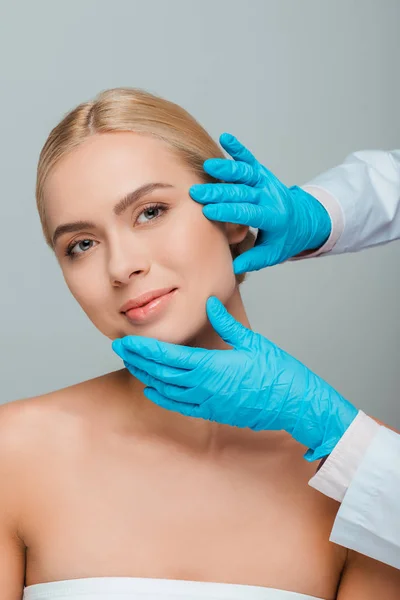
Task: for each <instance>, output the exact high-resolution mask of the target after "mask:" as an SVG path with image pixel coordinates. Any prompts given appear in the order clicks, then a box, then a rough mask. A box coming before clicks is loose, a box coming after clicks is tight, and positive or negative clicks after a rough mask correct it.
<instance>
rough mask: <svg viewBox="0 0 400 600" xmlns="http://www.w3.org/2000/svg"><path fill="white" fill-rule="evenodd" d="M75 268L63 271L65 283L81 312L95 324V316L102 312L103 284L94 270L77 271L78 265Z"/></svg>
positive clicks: (103, 305)
mask: <svg viewBox="0 0 400 600" xmlns="http://www.w3.org/2000/svg"><path fill="white" fill-rule="evenodd" d="M76 266H77V267H78V268H74V267H72V269H71V270H69V269H63V276H64V280H65V283H66V284H67V287H68V289H69V291H70V292H71V294H72V295H73V297H74V298H75V300H76V301H77V302H78V304H80V306H81V308H82V310H83V311H84V312H85V313H86V314H87V316H88V317H89V318H90V319H91V320H92V321H93V322H95V321H97V319H96V315H97V314H99V315H101V313H102V312H104V307H105V304H104V303H105V298H104V284H103V285H102V282H101V278H100V277H98V276H96V271H95V270H93V269H92V270H90V269H84V268H82V269H79V266H80V265H76ZM82 267H83V265H82ZM103 318H104V317H103Z"/></svg>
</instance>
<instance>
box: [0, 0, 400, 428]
mask: <svg viewBox="0 0 400 600" xmlns="http://www.w3.org/2000/svg"><path fill="white" fill-rule="evenodd" d="M0 11H1V13H0V61H1V71H0V77H1V93H0V114H1V119H0V133H1V135H0V157H1V160H0V169H1V171H0V202H1V205H0V206H1V232H2V252H1V259H0V260H1V274H2V277H1V284H0V285H1V294H0V300H1V311H0V331H1V345H0V374H1V397H0V402H9V401H12V400H15V399H17V398H22V397H29V396H34V395H38V394H42V393H45V392H48V391H51V390H54V389H58V388H61V387H65V386H67V385H70V384H73V383H76V382H79V381H83V380H85V379H89V378H92V377H95V376H97V375H101V374H103V373H106V372H108V371H112V370H115V369H118V368H121V367H122V366H123V365H122V363H121V362H120V359H119V358H118V357H117V356H116V355H115V354H114V353H113V352H112V350H111V347H110V342H109V340H108V339H107V338H105V337H103V335H102V334H100V333H99V332H98V331H97V330H96V329H95V328H94V326H93V325H92V324H91V323H90V321H89V320H88V318H87V317H86V315H85V314H84V313H83V311H82V310H81V309H80V307H79V305H78V304H77V303H76V301H75V300H74V299H73V297H72V296H71V295H70V293H69V291H68V289H67V287H66V285H65V283H64V280H63V278H62V275H61V271H60V270H59V268H58V265H57V263H56V261H55V259H54V258H53V256H52V254H51V252H50V250H48V249H47V247H46V245H45V243H44V241H43V239H42V235H41V230H40V226H39V220H38V216H37V214H36V207H35V198H34V186H35V174H36V165H37V159H38V155H39V152H40V149H41V147H42V145H43V143H44V141H45V139H46V137H47V135H48V133H49V131H50V129H51V128H52V127H53V126H54V125H55V124H56V123H57V122H58V121H59V120H60V119H61V117H62V116H63V115H64V114H65V113H66V112H67V111H68V110H70V109H71V108H73V107H74V106H75V105H76V104H78V103H79V102H81V101H84V100H88V99H90V98H92V97H93V96H94V95H96V94H97V93H98V92H99V91H100V90H102V89H106V88H109V87H116V86H136V87H142V88H145V89H147V90H150V91H153V92H156V93H158V94H161V95H163V96H165V97H167V98H169V99H171V100H173V101H175V102H178V103H180V104H182V105H183V106H184V107H185V108H186V109H188V110H189V111H190V112H192V113H193V114H194V116H195V117H196V118H198V119H199V120H200V122H201V123H202V124H203V125H204V126H205V127H206V129H208V130H209V131H210V133H211V134H212V135H213V136H214V137H215V138H217V137H218V135H219V133H221V132H222V131H230V132H232V133H235V134H236V135H237V136H238V137H239V138H240V139H241V140H242V141H243V142H244V143H245V144H247V145H248V146H249V147H250V148H251V149H252V150H253V151H254V153H255V154H256V155H257V156H258V158H259V159H260V160H261V161H262V162H264V164H266V165H268V167H269V168H270V169H271V170H272V171H274V172H275V173H276V174H277V175H278V176H279V177H280V178H281V179H282V180H283V181H284V182H285V183H287V184H288V185H293V184H295V183H297V184H298V185H301V184H303V183H305V182H306V181H307V180H308V179H311V178H312V177H313V176H315V175H316V174H317V173H318V172H320V171H323V170H325V169H327V168H329V167H331V166H333V165H335V164H337V163H339V162H341V161H342V160H343V159H344V158H345V156H346V155H347V154H348V153H350V152H352V151H355V150H358V149H366V148H381V149H392V148H396V147H397V148H398V147H399V139H400V123H399V106H400V86H399V63H400V60H399V58H400V43H399V38H398V32H399V25H400V2H399V1H398V0H380V1H379V2H377V1H371V0H336V1H335V2H328V1H321V0H306V1H304V0H303V1H302V2H297V1H296V0H293V1H290V0H276V1H269V0H247V1H246V2H244V1H241V0H219V1H216V0H203V1H201V2H200V1H192V0H168V1H165V2H163V1H152V0H146V1H144V0H143V1H142V2H138V1H132V0H131V1H121V0H113V2H110V1H104V2H103V1H94V0H69V1H68V2H54V1H50V0H49V1H40V0H36V2H29V1H26V2H13V3H11V2H5V1H3V2H1V3H0ZM399 259H400V244H399V243H394V244H391V245H390V246H385V247H379V248H376V249H372V250H368V251H366V252H364V253H362V254H351V255H350V254H348V255H344V256H338V257H336V256H332V257H328V258H321V259H314V260H310V261H303V262H296V263H290V264H285V265H282V266H280V267H275V268H272V269H268V270H265V271H263V272H258V273H255V274H252V275H251V276H250V277H249V280H248V282H247V283H245V284H244V286H243V296H244V299H245V303H246V306H247V309H248V313H249V316H250V320H251V323H252V326H253V328H254V329H256V330H258V331H260V332H261V333H263V334H264V335H266V336H268V337H269V338H270V339H272V340H273V341H275V342H276V343H277V344H278V345H280V346H281V347H283V348H285V349H286V350H287V351H289V352H291V353H293V354H294V355H295V356H296V357H297V358H299V359H300V360H302V361H303V362H305V363H306V364H307V365H308V366H309V367H310V368H312V369H313V370H314V371H316V372H317V373H319V374H320V375H321V376H323V377H324V378H325V379H327V380H328V381H329V382H330V383H331V384H333V385H334V386H335V387H336V388H337V389H338V390H339V391H340V392H341V393H342V394H343V395H345V396H346V397H348V398H349V399H351V401H352V402H354V403H356V404H357V405H358V406H359V407H360V408H362V409H364V410H365V411H368V412H370V413H371V414H373V415H375V416H377V417H378V418H381V419H383V420H386V421H387V422H388V423H392V424H393V425H394V426H397V427H400V408H399V404H400V396H399V391H398V390H399V384H400V368H399V354H400V353H399V339H400V335H399V334H400V326H399V318H398V317H399V314H398V307H399V305H400V287H399V281H400V278H399V263H400V260H399Z"/></svg>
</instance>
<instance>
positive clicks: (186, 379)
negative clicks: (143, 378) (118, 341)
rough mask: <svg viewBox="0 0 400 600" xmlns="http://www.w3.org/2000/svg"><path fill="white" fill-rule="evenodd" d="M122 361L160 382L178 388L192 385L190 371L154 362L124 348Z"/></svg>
mask: <svg viewBox="0 0 400 600" xmlns="http://www.w3.org/2000/svg"><path fill="white" fill-rule="evenodd" d="M124 362H126V363H127V364H128V365H129V366H132V367H135V368H137V369H140V370H141V371H144V372H145V373H147V374H148V375H150V376H151V377H154V378H155V379H157V380H158V381H161V382H162V383H171V384H173V385H177V386H179V387H180V388H192V387H193V385H192V384H191V381H193V375H192V371H188V370H186V369H178V368H176V367H170V366H166V365H164V364H162V363H158V362H155V361H154V360H152V359H149V358H145V357H143V356H141V355H140V354H137V353H136V352H133V351H132V350H125V352H124Z"/></svg>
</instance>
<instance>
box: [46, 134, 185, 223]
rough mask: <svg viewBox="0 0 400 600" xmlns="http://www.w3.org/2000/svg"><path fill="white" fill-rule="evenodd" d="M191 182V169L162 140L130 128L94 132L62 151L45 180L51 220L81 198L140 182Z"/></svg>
mask: <svg viewBox="0 0 400 600" xmlns="http://www.w3.org/2000/svg"><path fill="white" fill-rule="evenodd" d="M154 182H163V183H167V184H171V185H176V186H179V187H181V186H190V185H191V184H192V183H193V182H194V175H193V172H192V171H191V170H190V169H189V168H188V167H187V166H186V165H185V164H184V162H183V161H182V160H180V159H179V157H178V156H177V154H176V153H175V152H174V151H173V150H172V148H171V147H170V146H169V145H168V144H167V143H165V142H163V141H162V140H159V139H156V138H154V137H151V136H149V135H142V134H136V133H133V132H112V133H104V134H96V135H94V136H92V137H90V138H88V139H87V140H85V141H84V142H83V143H82V144H80V145H79V146H78V147H76V148H74V149H73V150H71V151H70V152H69V153H68V154H66V155H65V156H64V157H63V158H62V159H61V160H60V161H59V163H58V164H56V165H55V167H54V168H53V170H52V171H51V172H50V174H49V176H48V178H47V180H46V182H45V185H44V201H45V204H46V213H47V215H48V219H49V224H50V221H52V220H53V219H55V218H57V217H58V216H59V215H60V213H70V212H71V211H72V212H73V213H75V212H76V209H77V208H78V207H79V206H82V205H83V204H87V205H89V204H91V203H92V202H93V203H96V202H99V201H101V199H109V201H110V202H112V201H113V199H115V198H117V197H119V196H122V195H124V194H126V193H128V192H129V191H132V190H133V189H135V188H138V187H140V186H141V185H144V184H149V183H154Z"/></svg>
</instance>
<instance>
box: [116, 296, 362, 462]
mask: <svg viewBox="0 0 400 600" xmlns="http://www.w3.org/2000/svg"><path fill="white" fill-rule="evenodd" d="M206 310H207V315H208V318H209V320H210V322H211V324H212V326H213V327H214V329H215V331H216V332H217V333H218V335H220V337H221V338H222V339H223V340H224V341H225V342H227V343H228V344H229V345H231V346H233V349H231V350H205V349H203V348H191V347H186V346H179V345H176V344H170V343H167V342H161V341H159V340H156V339H154V338H146V337H141V336H126V337H124V338H120V339H117V340H114V341H113V343H112V347H113V350H114V351H115V352H116V353H117V354H118V355H119V356H120V357H121V358H122V360H123V361H124V364H125V366H126V368H127V369H128V370H129V371H130V373H131V374H132V375H134V376H135V377H137V378H138V379H139V380H140V381H141V382H142V383H144V384H145V385H146V386H147V387H146V388H145V389H144V393H145V395H146V396H147V398H149V399H150V400H152V401H153V402H154V403H155V404H158V405H159V406H162V407H163V408H166V409H169V410H173V411H177V412H180V413H181V414H183V415H186V416H188V417H199V418H202V419H206V420H209V421H216V422H218V423H224V424H227V425H233V426H236V427H249V428H251V429H254V430H268V429H270V430H281V429H283V430H286V431H287V432H289V433H290V434H291V435H292V436H293V437H294V438H295V439H296V440H297V441H298V442H300V443H301V444H304V445H305V446H307V447H308V448H309V450H308V452H307V453H306V454H305V458H306V459H307V460H309V461H312V460H316V459H318V458H321V457H323V456H326V455H327V454H329V453H330V452H331V451H332V450H333V448H334V447H335V445H336V444H337V442H338V441H339V439H340V438H341V437H342V435H343V433H344V432H345V431H346V429H347V427H348V426H349V425H350V423H351V422H352V421H353V419H354V418H355V416H356V415H357V412H358V411H357V409H356V408H355V407H354V406H352V404H350V403H349V402H348V401H347V400H345V399H344V398H342V396H341V395H340V394H338V392H336V391H335V390H334V389H333V388H332V387H331V386H330V385H328V384H327V383H326V382H325V381H323V380H322V379H321V378H320V377H318V376H317V375H315V374H314V373H312V372H311V371H310V370H309V369H308V368H307V367H306V366H305V365H303V364H302V363H301V362H299V361H298V360H296V359H295V358H293V357H292V356H290V355H289V354H287V353H286V352H284V351H283V350H280V349H279V348H278V347H277V346H275V344H273V343H272V342H270V341H269V340H267V339H266V338H265V337H263V336H262V335H260V334H258V333H254V332H253V331H251V330H249V329H247V328H246V327H244V326H243V325H241V324H240V323H238V322H237V321H236V320H235V319H234V318H233V317H232V316H231V315H230V314H229V313H228V312H227V310H226V309H225V307H224V306H223V304H222V303H221V302H220V301H219V300H218V299H217V298H216V297H214V296H211V297H210V298H209V299H208V300H207V305H206Z"/></svg>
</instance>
